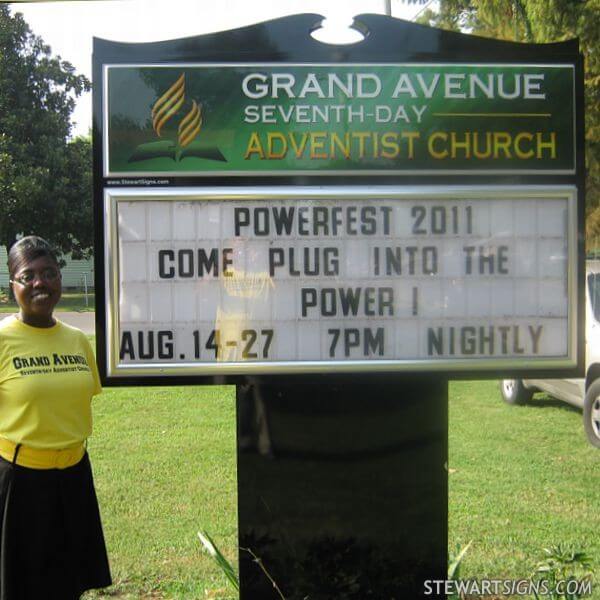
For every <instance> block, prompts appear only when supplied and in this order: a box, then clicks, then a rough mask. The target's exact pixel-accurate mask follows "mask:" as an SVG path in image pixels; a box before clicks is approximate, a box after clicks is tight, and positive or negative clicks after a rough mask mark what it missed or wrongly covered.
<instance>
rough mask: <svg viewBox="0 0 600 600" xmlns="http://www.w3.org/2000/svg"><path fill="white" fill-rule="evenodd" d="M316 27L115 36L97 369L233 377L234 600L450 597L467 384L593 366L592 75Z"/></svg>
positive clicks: (544, 50) (111, 379)
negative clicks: (589, 299)
mask: <svg viewBox="0 0 600 600" xmlns="http://www.w3.org/2000/svg"><path fill="white" fill-rule="evenodd" d="M320 20H321V17H319V16H317V15H299V16H295V17H286V18H283V19H278V20H276V21H272V22H269V23H263V24H259V25H255V26H252V27H247V28H244V29H240V30H236V31H231V32H223V33H219V34H213V35H208V36H200V37H197V38H193V39H188V40H175V41H172V42H158V43H151V44H120V43H115V42H106V41H103V40H96V41H95V49H94V65H95V66H94V77H95V81H96V90H97V93H96V95H95V109H94V110H95V120H94V133H95V137H94V156H95V158H94V160H95V173H96V180H95V181H96V183H95V206H96V209H95V210H96V213H95V214H96V233H97V248H96V250H97V251H96V261H97V265H96V274H97V281H96V289H98V290H99V291H100V295H101V296H100V299H99V300H100V302H99V307H98V310H97V313H96V314H97V331H98V332H99V333H98V336H97V339H98V350H99V352H98V356H99V361H100V365H101V371H102V375H103V380H104V383H105V385H132V384H133V385H159V384H160V385H164V384H180V383H206V384H210V383H216V382H218V383H222V382H230V383H235V384H236V385H237V410H238V494H239V530H240V547H241V550H240V576H241V597H242V598H261V600H262V599H268V598H271V597H273V598H278V597H282V596H284V597H290V598H292V597H294V598H295V597H304V596H306V595H310V597H311V598H319V597H322V598H334V597H357V598H365V597H373V598H394V597H397V598H399V597H425V596H428V597H436V594H437V595H438V596H439V597H441V594H440V593H439V592H436V591H432V589H431V588H430V587H428V586H429V585H430V584H429V583H427V582H431V581H433V580H443V579H444V576H445V572H446V548H447V380H448V378H449V377H457V378H484V377H488V378H489V377H494V378H496V377H500V376H511V375H513V376H514V375H515V374H519V376H521V377H523V376H524V375H525V374H527V376H528V377H531V376H534V375H535V376H544V375H545V376H548V375H553V376H557V374H558V373H559V372H560V373H561V374H564V375H567V374H571V375H573V376H574V375H576V374H577V373H579V372H580V371H581V369H582V364H583V352H582V340H583V337H582V335H581V333H582V329H581V328H582V324H583V320H582V317H581V315H583V314H584V313H583V311H582V304H581V303H582V300H581V297H582V296H581V294H580V293H579V292H580V289H581V286H582V265H581V257H582V236H581V234H580V232H581V231H582V223H583V179H582V178H583V143H582V140H583V137H582V127H583V112H582V100H581V98H582V92H581V89H582V83H581V82H582V78H581V72H582V67H581V58H580V55H579V53H578V49H577V44H576V42H565V43H561V44H550V45H521V44H513V43H507V42H498V41H494V40H483V39H478V38H473V37H471V36H465V35H462V34H455V33H449V32H443V31H437V30H432V29H429V28H425V27H422V26H418V25H415V24H410V23H405V22H402V21H397V20H395V19H391V18H389V17H381V16H377V15H363V16H360V17H357V25H356V26H357V27H359V28H360V30H361V31H364V32H368V35H367V36H366V37H365V39H364V40H363V41H362V42H360V43H357V44H353V45H351V46H333V45H327V44H322V43H320V42H317V41H316V40H314V39H313V38H312V37H311V36H310V35H309V32H310V31H312V30H314V28H315V27H317V26H318V23H319V22H320ZM474 56H477V60H476V61H474V60H473V57H474ZM257 559H260V561H258V560H257ZM274 583H275V585H274ZM352 594H354V595H352Z"/></svg>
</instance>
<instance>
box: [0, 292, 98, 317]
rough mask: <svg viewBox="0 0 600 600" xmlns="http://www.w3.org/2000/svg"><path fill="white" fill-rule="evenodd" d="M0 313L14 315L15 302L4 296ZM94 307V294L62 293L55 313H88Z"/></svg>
mask: <svg viewBox="0 0 600 600" xmlns="http://www.w3.org/2000/svg"><path fill="white" fill-rule="evenodd" d="M0 300H1V302H0V313H14V312H17V311H18V310H19V308H18V306H17V304H16V302H14V301H11V300H9V299H8V297H7V296H6V295H3V296H2V297H1V298H0ZM94 307H95V297H94V293H93V292H91V293H89V294H88V297H87V304H86V298H85V294H83V293H80V292H63V294H62V297H61V299H60V302H59V303H58V305H57V306H56V309H55V310H56V312H73V311H75V312H90V311H93V310H94Z"/></svg>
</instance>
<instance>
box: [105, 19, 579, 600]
mask: <svg viewBox="0 0 600 600" xmlns="http://www.w3.org/2000/svg"><path fill="white" fill-rule="evenodd" d="M322 20H323V17H321V16H319V15H315V14H303V15H296V16H290V17H284V18H281V19H276V20H273V21H270V22H266V23H259V24H256V25H252V26H249V27H244V28H241V29H236V30H232V31H225V32H220V33H214V34H208V35H203V36H198V37H192V38H186V39H179V40H172V41H165V42H154V43H143V44H126V43H118V42H109V41H106V40H99V39H97V40H95V44H94V80H95V96H94V173H95V219H96V252H95V257H96V258H95V260H96V290H97V292H98V294H97V296H98V301H97V302H98V307H97V311H96V331H97V343H98V357H99V362H100V367H101V373H102V375H103V379H104V382H105V383H107V384H108V385H157V384H161V385H175V384H198V383H202V384H215V383H234V384H236V385H237V443H238V444H237V460H238V463H237V466H238V515H239V546H240V550H239V567H240V583H241V589H240V598H242V600H272V599H281V598H287V599H290V600H291V599H298V600H299V599H303V598H310V599H311V600H316V599H322V600H333V599H336V598H347V599H351V598H355V599H357V600H366V599H369V598H372V599H374V600H375V599H379V600H389V599H414V598H424V597H428V598H443V597H445V596H444V594H442V593H441V591H440V588H439V587H437V588H436V586H434V585H433V584H432V582H433V581H437V582H440V581H442V580H444V579H445V578H446V574H447V545H448V525H447V524H448V474H447V473H448V463H447V461H448V410H447V403H448V377H449V375H448V374H447V373H446V374H444V373H440V372H437V373H428V372H426V370H425V369H422V368H421V369H418V370H415V371H414V372H408V371H406V370H404V371H402V372H382V371H373V372H362V373H353V372H352V371H351V370H349V369H345V370H344V371H341V372H337V371H336V373H335V374H333V373H327V372H323V371H319V372H316V371H315V372H312V373H311V372H310V371H308V372H304V373H302V374H294V375H289V374H287V375H286V374H275V373H268V374H265V373H257V374H256V375H245V374H235V373H234V374H231V371H227V372H225V371H224V372H223V374H219V373H217V374H216V375H206V374H204V375H202V376H201V377H190V376H189V375H187V376H183V375H177V374H176V373H175V375H168V374H164V375H163V374H159V375H158V376H154V377H150V378H146V377H143V376H139V377H135V376H127V377H124V378H121V379H118V378H116V377H108V378H107V376H106V373H107V364H106V361H107V343H108V342H109V340H108V339H107V334H106V332H107V326H108V325H109V323H107V314H109V311H107V303H108V302H110V300H107V298H110V294H108V293H107V289H106V282H107V281H108V280H109V278H108V277H107V275H106V270H107V269H110V264H108V263H109V261H110V260H111V256H110V253H109V252H106V250H105V249H106V243H107V240H106V239H105V226H104V219H105V218H106V212H105V209H104V204H103V198H104V195H105V192H106V190H109V189H111V188H114V187H118V186H119V185H128V186H135V187H136V188H143V187H144V185H145V184H144V181H143V180H142V179H143V178H141V177H138V176H136V175H135V174H133V175H128V176H127V177H123V178H122V177H121V176H119V177H113V176H111V175H110V174H108V175H107V170H106V165H105V164H104V161H105V160H106V155H105V154H104V143H103V139H104V136H106V135H107V123H106V122H105V109H106V98H104V97H103V93H104V92H103V90H102V88H101V86H100V85H96V83H97V82H101V81H102V78H103V70H104V68H105V66H106V65H161V64H165V63H189V64H190V65H203V64H215V63H218V64H224V65H227V64H228V63H232V64H234V63H236V64H252V65H261V64H269V65H281V66H282V67H284V66H285V65H296V66H297V65H310V64H319V65H327V64H332V63H335V64H342V65H343V64H346V63H348V64H353V65H392V64H400V63H401V64H407V65H419V64H423V63H427V64H437V65H452V64H453V63H457V64H464V63H469V64H476V63H477V64H480V63H484V64H487V65H494V64H510V65H513V66H514V65H517V66H518V65H519V64H536V65H551V64H557V63H560V64H561V65H573V68H574V72H575V73H576V77H575V80H576V84H575V88H576V92H577V93H576V100H575V111H574V112H575V131H576V135H575V143H574V147H575V149H576V151H577V152H576V165H575V167H574V169H573V171H572V172H571V173H564V172H562V173H549V174H543V173H519V172H512V173H502V172H498V173H491V174H490V173H486V174H482V175H479V174H474V175H473V174H470V175H469V176H468V184H476V185H480V186H493V185H498V186H501V185H503V186H510V185H513V186H514V185H530V184H531V185H534V186H535V185H542V184H543V185H557V186H573V187H574V188H576V190H577V194H576V195H577V221H578V224H577V226H578V230H579V231H581V230H582V222H583V178H582V173H583V143H582V140H583V136H582V135H581V132H582V128H583V106H582V102H583V101H582V93H581V83H580V82H581V68H582V67H581V58H580V55H579V51H578V44H577V41H569V42H563V43H557V44H517V43H509V42H503V41H497V40H489V39H483V38H478V37H475V36H469V35H463V34H458V33H451V32H446V31H441V30H435V29H431V28H428V27H423V26H420V25H416V24H414V23H408V22H404V21H400V20H396V19H392V18H389V17H384V16H381V15H370V14H367V15H360V16H357V17H356V18H355V24H354V26H355V28H356V29H358V30H359V31H361V32H362V33H363V34H364V35H365V37H364V39H363V40H362V41H360V42H357V43H355V44H350V45H332V44H325V43H321V42H319V41H317V40H315V39H314V38H313V37H311V35H310V33H311V31H314V30H315V29H316V28H318V27H319V25H320V23H321V22H322ZM532 85H533V84H532ZM532 90H533V92H535V91H536V88H535V87H532ZM148 106H150V104H149V105H148ZM465 182H467V179H465V177H464V174H461V173H450V172H449V173H447V174H443V175H439V176H436V177H435V183H436V184H440V185H448V186H456V185H459V184H465ZM151 183H152V187H153V189H159V190H162V191H163V192H165V194H168V192H169V191H170V190H176V189H178V188H183V187H188V188H189V187H197V188H198V189H203V188H207V187H212V188H219V187H220V186H229V187H230V188H231V187H233V188H236V187H237V188H239V189H244V188H245V187H247V186H264V187H275V188H277V187H278V186H287V187H289V186H323V187H324V188H327V187H328V186H348V185H355V186H372V185H390V186H414V187H416V188H418V187H419V186H427V185H430V184H431V183H432V176H431V174H430V173H428V174H420V173H419V172H416V171H415V172H414V173H411V174H408V175H407V174H399V173H397V172H393V171H390V172H389V173H385V172H378V173H377V174H369V173H367V172H365V173H364V174H358V175H353V176H352V177H348V176H347V175H340V174H335V173H333V174H331V173H330V174H328V175H327V177H323V176H322V175H319V174H315V173H312V172H302V173H293V172H289V173H285V174H283V175H282V174H279V175H277V176H276V177H274V176H272V175H270V174H262V175H261V174H256V173H254V174H252V175H244V174H242V175H240V174H239V173H237V174H236V175H235V176H227V173H221V174H220V175H219V176H216V175H214V176H212V175H211V176H205V175H204V176H186V177H183V176H180V175H177V174H175V175H172V174H171V175H168V176H167V177H164V178H162V179H160V180H158V179H155V180H153V181H152V182H151ZM581 240H582V238H581V237H580V239H579V242H578V254H579V256H582V241H581ZM169 260H170V259H169ZM168 264H169V265H170V264H171V263H170V262H169V263H168ZM582 273H583V269H582V263H581V260H579V262H578V263H577V267H576V275H575V276H576V287H577V288H578V289H579V290H580V289H581V287H582V285H583V276H582ZM581 297H582V296H581V294H579V297H578V300H577V302H578V309H579V314H583V312H582V309H583V305H582V303H581ZM581 333H582V332H581V328H580V329H579V336H578V337H579V339H580V340H581V339H583V336H582V335H581ZM398 343H401V340H400V341H399V342H398ZM581 356H582V346H581V345H579V346H578V361H579V362H578V364H579V367H580V366H581ZM579 367H578V368H579ZM538 372H539V371H538ZM573 372H574V371H573ZM497 374H498V373H496V372H494V371H493V370H490V369H487V370H485V369H482V370H480V371H479V372H477V373H468V372H466V373H465V372H462V373H459V374H457V377H461V378H469V377H471V378H482V377H488V378H493V377H494V376H497ZM503 374H504V375H506V372H503ZM520 376H523V374H522V372H521V375H520ZM436 589H437V591H436ZM442 589H443V587H442Z"/></svg>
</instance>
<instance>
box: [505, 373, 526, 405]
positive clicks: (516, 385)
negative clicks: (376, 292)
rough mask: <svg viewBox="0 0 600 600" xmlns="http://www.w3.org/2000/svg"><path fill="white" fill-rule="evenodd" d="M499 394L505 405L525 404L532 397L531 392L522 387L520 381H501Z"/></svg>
mask: <svg viewBox="0 0 600 600" xmlns="http://www.w3.org/2000/svg"><path fill="white" fill-rule="evenodd" d="M500 393H501V394H502V399H503V400H504V402H506V403H507V404H526V403H527V402H529V401H530V400H531V397H532V396H533V392H532V391H531V390H528V389H527V388H526V387H525V386H524V385H523V381H522V380H521V379H503V380H502V381H501V382H500Z"/></svg>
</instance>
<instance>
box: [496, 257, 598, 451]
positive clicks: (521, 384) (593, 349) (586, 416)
mask: <svg viewBox="0 0 600 600" xmlns="http://www.w3.org/2000/svg"><path fill="white" fill-rule="evenodd" d="M585 279H586V281H585V290H586V294H585V296H586V302H585V304H586V309H585V313H586V314H585V318H586V321H585V322H586V326H585V379H503V380H502V381H501V382H500V391H501V393H502V398H503V399H504V401H505V402H507V403H508V404H525V403H526V402H528V401H529V400H531V397H532V396H533V393H534V392H546V393H548V394H550V395H551V396H554V397H555V398H558V399H559V400H564V401H565V402H568V403H569V404H573V405H574V406H577V407H579V408H582V409H583V427H584V429H585V433H586V435H587V438H588V440H589V442H590V444H592V445H593V446H595V447H596V448H600V261H598V260H593V261H591V260H588V261H587V262H586V278H585Z"/></svg>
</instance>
